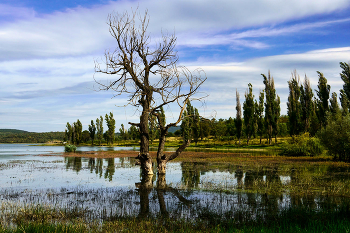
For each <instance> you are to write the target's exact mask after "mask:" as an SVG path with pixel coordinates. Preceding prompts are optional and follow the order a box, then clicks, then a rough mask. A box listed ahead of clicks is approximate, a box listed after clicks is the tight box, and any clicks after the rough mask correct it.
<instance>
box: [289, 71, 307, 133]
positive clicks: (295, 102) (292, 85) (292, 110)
mask: <svg viewBox="0 0 350 233" xmlns="http://www.w3.org/2000/svg"><path fill="white" fill-rule="evenodd" d="M299 82H300V77H299V75H298V74H297V72H296V71H294V73H292V78H291V80H290V81H288V87H289V96H288V102H287V109H288V111H287V114H288V119H289V125H288V126H289V127H288V128H289V134H290V135H291V136H292V135H298V134H300V133H301V132H303V127H302V120H301V119H302V106H301V103H300V95H301V89H302V88H301V86H300V84H299Z"/></svg>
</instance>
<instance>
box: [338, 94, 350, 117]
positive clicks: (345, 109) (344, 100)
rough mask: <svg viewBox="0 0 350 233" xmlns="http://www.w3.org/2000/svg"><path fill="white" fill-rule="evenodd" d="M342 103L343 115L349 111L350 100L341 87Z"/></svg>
mask: <svg viewBox="0 0 350 233" xmlns="http://www.w3.org/2000/svg"><path fill="white" fill-rule="evenodd" d="M339 98H340V104H341V108H342V111H343V115H346V114H348V113H349V107H350V102H349V99H348V97H347V96H346V94H345V91H344V90H343V89H340V97H339Z"/></svg>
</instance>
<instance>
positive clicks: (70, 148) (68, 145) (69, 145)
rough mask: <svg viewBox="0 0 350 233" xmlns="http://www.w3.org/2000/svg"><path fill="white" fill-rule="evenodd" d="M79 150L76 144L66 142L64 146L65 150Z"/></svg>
mask: <svg viewBox="0 0 350 233" xmlns="http://www.w3.org/2000/svg"><path fill="white" fill-rule="evenodd" d="M76 150H77V147H76V146H75V145H71V144H66V145H65V146H64V152H75V151H76Z"/></svg>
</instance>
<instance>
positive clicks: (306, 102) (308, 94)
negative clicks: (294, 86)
mask: <svg viewBox="0 0 350 233" xmlns="http://www.w3.org/2000/svg"><path fill="white" fill-rule="evenodd" d="M313 96H314V94H313V93H312V88H311V84H310V80H309V79H308V77H307V76H306V75H305V79H304V85H303V86H302V87H301V95H300V104H301V107H302V123H303V130H304V132H309V129H310V123H311V118H312V114H313V111H314V107H313V106H314V104H313V101H312V98H313Z"/></svg>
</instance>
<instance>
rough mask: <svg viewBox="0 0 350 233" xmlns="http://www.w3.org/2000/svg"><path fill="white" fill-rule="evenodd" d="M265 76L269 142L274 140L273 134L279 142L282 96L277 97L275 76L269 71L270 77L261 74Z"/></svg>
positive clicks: (266, 123) (266, 118)
mask: <svg viewBox="0 0 350 233" xmlns="http://www.w3.org/2000/svg"><path fill="white" fill-rule="evenodd" d="M261 75H262V76H263V78H264V84H265V94H266V101H265V126H266V132H267V135H268V141H269V144H271V142H272V136H273V135H275V141H276V142H277V133H278V118H279V115H280V110H281V109H280V97H279V96H278V95H277V97H276V89H275V83H274V80H273V77H271V75H270V71H269V72H268V77H266V75H265V74H261Z"/></svg>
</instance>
